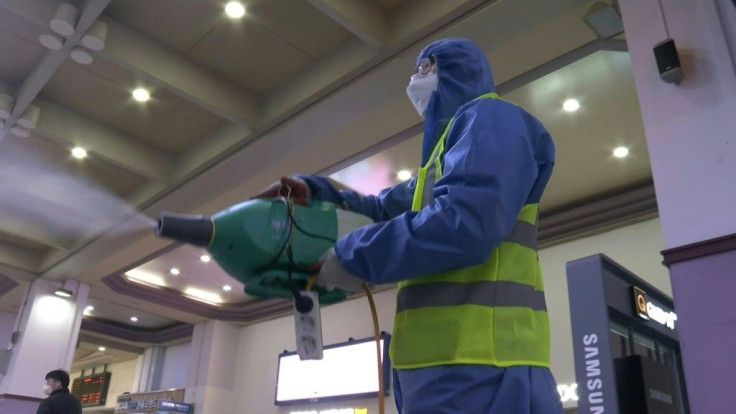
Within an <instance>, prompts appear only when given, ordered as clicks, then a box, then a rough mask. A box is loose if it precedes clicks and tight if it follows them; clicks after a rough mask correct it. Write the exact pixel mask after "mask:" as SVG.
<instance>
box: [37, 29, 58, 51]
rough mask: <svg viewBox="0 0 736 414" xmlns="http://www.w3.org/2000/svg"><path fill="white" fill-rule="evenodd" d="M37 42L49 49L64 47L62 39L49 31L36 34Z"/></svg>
mask: <svg viewBox="0 0 736 414" xmlns="http://www.w3.org/2000/svg"><path fill="white" fill-rule="evenodd" d="M38 42H39V43H41V45H43V47H45V48H46V49H49V50H59V49H61V48H62V47H64V39H62V38H61V37H59V36H57V35H54V34H50V33H44V34H42V35H41V36H38Z"/></svg>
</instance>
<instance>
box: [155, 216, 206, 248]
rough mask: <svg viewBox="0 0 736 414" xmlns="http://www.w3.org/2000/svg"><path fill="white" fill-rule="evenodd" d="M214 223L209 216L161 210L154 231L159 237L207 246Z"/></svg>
mask: <svg viewBox="0 0 736 414" xmlns="http://www.w3.org/2000/svg"><path fill="white" fill-rule="evenodd" d="M213 232H214V224H213V223H212V220H210V219H209V218H205V217H203V216H193V215H185V214H174V213H166V212H162V213H161V214H160V215H159V216H158V224H157V225H156V228H155V230H154V233H155V234H156V235H157V236H159V237H166V238H169V239H174V240H178V241H181V242H184V243H189V244H193V245H195V246H201V247H207V246H209V244H210V241H211V240H212V234H213Z"/></svg>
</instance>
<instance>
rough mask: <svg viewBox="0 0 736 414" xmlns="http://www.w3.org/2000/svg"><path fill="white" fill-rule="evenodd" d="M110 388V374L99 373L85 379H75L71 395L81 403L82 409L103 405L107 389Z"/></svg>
mask: <svg viewBox="0 0 736 414" xmlns="http://www.w3.org/2000/svg"><path fill="white" fill-rule="evenodd" d="M109 386H110V373H109V372H101V373H99V374H92V375H88V376H86V377H79V378H75V379H74V381H73V382H72V390H71V394H72V395H73V396H75V397H77V399H78V400H79V401H80V402H81V403H82V407H97V406H101V405H105V402H106V400H107V388H108V387H109Z"/></svg>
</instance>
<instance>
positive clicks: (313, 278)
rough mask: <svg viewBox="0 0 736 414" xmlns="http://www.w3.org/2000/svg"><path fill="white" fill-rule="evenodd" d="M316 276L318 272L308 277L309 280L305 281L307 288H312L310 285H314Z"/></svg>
mask: <svg viewBox="0 0 736 414" xmlns="http://www.w3.org/2000/svg"><path fill="white" fill-rule="evenodd" d="M317 276H319V273H315V274H313V275H312V276H311V277H310V278H309V280H308V281H307V290H312V286H314V282H316V281H317Z"/></svg>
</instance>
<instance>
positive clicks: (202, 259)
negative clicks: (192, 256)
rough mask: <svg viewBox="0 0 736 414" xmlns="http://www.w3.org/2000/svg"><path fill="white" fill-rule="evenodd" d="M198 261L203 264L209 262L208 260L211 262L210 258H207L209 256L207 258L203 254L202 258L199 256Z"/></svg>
mask: <svg viewBox="0 0 736 414" xmlns="http://www.w3.org/2000/svg"><path fill="white" fill-rule="evenodd" d="M199 260H201V261H203V262H205V263H209V262H210V260H212V258H211V257H209V256H208V255H206V254H203V255H202V256H199Z"/></svg>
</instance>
